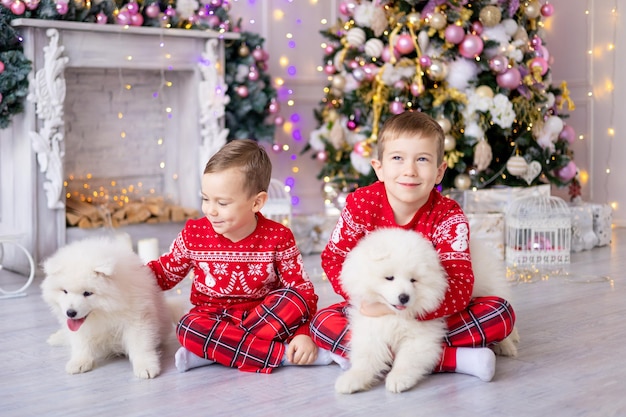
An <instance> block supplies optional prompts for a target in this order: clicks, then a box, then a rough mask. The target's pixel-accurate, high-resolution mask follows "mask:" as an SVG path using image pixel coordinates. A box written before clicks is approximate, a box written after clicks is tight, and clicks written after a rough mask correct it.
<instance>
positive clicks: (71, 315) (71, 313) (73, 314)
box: [65, 309, 77, 319]
mask: <svg viewBox="0 0 626 417" xmlns="http://www.w3.org/2000/svg"><path fill="white" fill-rule="evenodd" d="M65 314H66V315H67V317H69V318H71V319H72V318H74V317H76V314H77V313H76V310H72V309H70V310H67V311H66V312H65Z"/></svg>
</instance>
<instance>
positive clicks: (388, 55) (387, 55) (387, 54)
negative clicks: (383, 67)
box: [380, 46, 400, 62]
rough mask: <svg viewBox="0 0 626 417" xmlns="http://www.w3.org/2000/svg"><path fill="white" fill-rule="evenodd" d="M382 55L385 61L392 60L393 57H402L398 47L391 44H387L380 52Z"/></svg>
mask: <svg viewBox="0 0 626 417" xmlns="http://www.w3.org/2000/svg"><path fill="white" fill-rule="evenodd" d="M380 57H381V58H382V60H383V61H384V62H391V59H392V58H393V59H398V58H400V53H399V52H398V51H396V48H393V47H391V46H385V47H384V48H383V50H382V52H381V54H380Z"/></svg>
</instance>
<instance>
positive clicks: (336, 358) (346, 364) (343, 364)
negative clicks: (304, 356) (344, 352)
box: [330, 352, 350, 371]
mask: <svg viewBox="0 0 626 417" xmlns="http://www.w3.org/2000/svg"><path fill="white" fill-rule="evenodd" d="M330 357H331V359H332V360H333V362H335V363H336V364H337V365H339V367H340V368H341V370H342V371H347V370H348V369H350V359H348V358H344V357H343V356H340V355H337V354H336V353H332V352H330Z"/></svg>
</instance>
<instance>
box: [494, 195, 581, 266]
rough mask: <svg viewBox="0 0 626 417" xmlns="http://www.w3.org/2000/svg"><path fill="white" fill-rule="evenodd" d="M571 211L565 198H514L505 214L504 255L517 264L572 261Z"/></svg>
mask: <svg viewBox="0 0 626 417" xmlns="http://www.w3.org/2000/svg"><path fill="white" fill-rule="evenodd" d="M571 222H572V220H571V214H570V210H569V208H568V207H567V204H566V203H565V201H563V199H561V198H559V197H554V196H545V195H532V196H528V197H522V198H518V199H516V200H513V202H512V203H511V205H510V206H509V208H508V210H507V212H506V217H505V236H506V237H505V239H506V248H505V258H506V262H507V263H508V264H509V265H514V266H536V267H538V266H546V265H547V266H558V265H565V264H569V262H570V249H571V233H572V224H571Z"/></svg>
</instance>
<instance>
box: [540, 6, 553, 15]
mask: <svg viewBox="0 0 626 417" xmlns="http://www.w3.org/2000/svg"><path fill="white" fill-rule="evenodd" d="M553 14H554V6H553V5H551V4H550V3H546V4H544V5H543V6H541V15H542V16H544V17H550V16H552V15H553Z"/></svg>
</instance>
